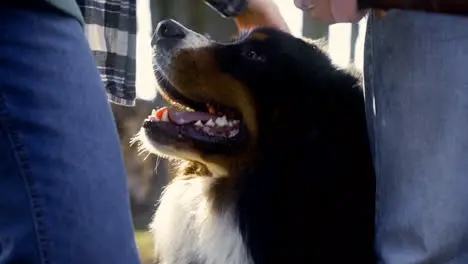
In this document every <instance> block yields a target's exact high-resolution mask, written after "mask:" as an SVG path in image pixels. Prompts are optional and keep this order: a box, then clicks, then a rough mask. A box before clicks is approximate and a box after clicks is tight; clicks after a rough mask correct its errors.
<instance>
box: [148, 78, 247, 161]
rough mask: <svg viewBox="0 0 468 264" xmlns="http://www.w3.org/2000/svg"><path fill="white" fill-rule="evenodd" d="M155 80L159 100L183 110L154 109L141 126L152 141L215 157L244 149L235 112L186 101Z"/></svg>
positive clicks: (243, 134)
mask: <svg viewBox="0 0 468 264" xmlns="http://www.w3.org/2000/svg"><path fill="white" fill-rule="evenodd" d="M157 76H158V83H159V84H160V88H161V89H160V90H162V91H161V94H162V95H163V97H164V98H165V99H166V100H167V101H169V102H170V103H171V104H173V105H175V106H178V107H179V108H184V109H187V110H186V111H185V110H184V111H176V110H173V109H170V108H167V107H163V108H160V109H154V110H153V111H152V113H151V115H149V116H148V118H147V119H145V121H144V124H143V127H144V128H145V130H146V133H147V135H148V136H149V137H150V138H151V139H152V140H153V141H156V142H158V143H165V144H174V143H179V144H190V145H191V147H195V148H203V150H205V151H207V150H211V151H215V152H217V153H220V152H226V153H229V152H230V151H232V150H235V148H238V147H241V146H243V145H244V143H245V142H246V140H247V133H246V128H245V126H244V125H243V122H242V116H241V115H240V114H239V112H238V111H237V110H235V109H232V108H229V107H226V106H222V105H219V104H217V103H216V102H212V101H211V102H199V101H195V100H192V99H190V98H187V97H185V96H183V95H182V94H180V93H179V92H178V91H177V90H176V89H175V88H174V87H173V86H172V85H171V84H170V82H169V81H167V80H165V79H164V77H162V75H161V74H157ZM207 148H208V149H207ZM233 148H234V149H233Z"/></svg>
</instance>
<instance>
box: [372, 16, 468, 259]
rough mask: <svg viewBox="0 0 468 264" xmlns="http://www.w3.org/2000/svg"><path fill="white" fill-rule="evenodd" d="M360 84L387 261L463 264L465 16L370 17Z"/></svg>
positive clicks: (467, 145) (467, 240)
mask: <svg viewBox="0 0 468 264" xmlns="http://www.w3.org/2000/svg"><path fill="white" fill-rule="evenodd" d="M367 30H368V31H367V37H366V38H367V39H366V47H365V50H366V51H365V52H366V53H365V63H364V64H365V69H364V72H365V88H366V108H367V113H368V120H369V131H370V136H371V142H372V145H373V149H372V151H373V156H374V162H375V168H376V173H377V190H378V193H377V217H376V226H377V234H376V249H377V252H378V255H379V256H380V258H381V260H382V263H386V264H409V263H412V264H413V263H431V264H441V263H444V264H449V263H450V264H466V263H468V19H467V18H462V17H455V16H446V15H436V14H427V13H416V12H403V11H391V12H389V13H388V14H387V15H386V16H384V17H383V18H377V17H375V16H372V15H371V16H370V17H369V22H368V28H367Z"/></svg>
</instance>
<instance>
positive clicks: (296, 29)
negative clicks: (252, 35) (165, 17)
mask: <svg viewBox="0 0 468 264" xmlns="http://www.w3.org/2000/svg"><path fill="white" fill-rule="evenodd" d="M137 1H138V3H137V17H138V35H137V75H136V85H137V95H138V97H139V98H141V99H144V100H152V99H153V98H154V97H155V96H156V90H155V88H154V87H155V79H154V76H153V72H152V66H151V64H152V62H151V47H150V41H151V32H152V31H153V29H152V28H151V16H150V9H149V1H150V0H137ZM274 1H275V2H276V4H277V5H278V6H279V7H280V10H281V13H282V15H283V16H284V17H285V19H286V22H287V23H288V25H289V27H290V29H291V33H292V34H294V35H296V36H301V35H302V27H303V13H302V12H301V11H300V10H299V9H297V8H296V7H295V6H294V3H293V1H292V0H274ZM351 31H352V30H351V24H337V25H332V26H330V27H329V28H328V34H329V41H328V49H329V52H330V55H331V57H332V59H333V62H334V63H335V64H337V65H339V66H342V67H345V66H347V65H348V63H349V57H350V54H351V50H350V49H351V48H350V47H351V45H348V43H350V39H351V34H352V33H351ZM364 32H365V19H363V20H362V21H361V22H360V23H359V35H358V39H357V43H356V46H355V47H356V49H355V65H356V67H357V68H358V69H362V57H363V53H362V47H363V36H364Z"/></svg>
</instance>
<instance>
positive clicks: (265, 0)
mask: <svg viewBox="0 0 468 264" xmlns="http://www.w3.org/2000/svg"><path fill="white" fill-rule="evenodd" d="M284 1H286V0H284ZM206 2H207V3H208V4H209V5H210V6H211V7H213V8H214V9H215V10H217V11H218V12H219V13H221V14H222V15H223V16H224V17H230V18H234V20H235V21H236V23H237V25H238V27H239V29H242V28H249V27H252V26H269V27H275V28H279V29H281V30H283V31H286V32H289V28H288V26H287V24H286V22H285V21H284V19H283V17H282V15H281V13H280V11H279V9H278V6H277V5H276V4H275V3H274V2H273V0H206ZM294 4H295V5H296V6H297V7H298V8H300V9H302V10H304V11H305V12H307V13H308V14H309V15H310V16H311V17H312V18H314V19H316V20H319V21H322V22H328V23H338V22H356V21H358V20H360V19H361V18H362V17H363V16H364V15H365V13H366V10H359V9H358V3H357V0H294Z"/></svg>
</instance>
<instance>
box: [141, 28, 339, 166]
mask: <svg viewBox="0 0 468 264" xmlns="http://www.w3.org/2000/svg"><path fill="white" fill-rule="evenodd" d="M152 44H153V47H154V51H155V55H154V67H155V69H154V70H155V73H156V76H157V80H158V83H159V86H160V87H159V90H160V93H161V94H162V95H163V96H164V97H165V98H166V99H167V100H168V101H169V102H171V103H172V104H174V105H177V106H179V107H180V108H182V109H184V110H183V111H182V112H175V111H172V110H166V109H161V110H159V111H156V112H154V113H153V114H152V115H151V116H150V117H149V118H148V119H147V120H145V122H144V125H143V129H142V131H141V133H140V137H139V139H140V140H141V141H143V144H144V145H145V147H146V148H149V149H150V151H153V152H156V153H158V154H160V155H161V154H162V155H165V156H170V157H175V158H180V159H184V160H189V161H195V162H198V163H201V164H204V165H206V166H207V168H208V169H209V171H211V172H212V173H213V174H217V175H222V174H225V173H229V172H232V170H236V169H238V168H240V167H242V166H243V165H245V164H246V163H248V162H250V161H252V160H253V159H255V158H257V156H258V155H259V153H260V152H261V151H265V150H267V149H271V150H273V149H274V148H273V147H272V145H281V144H283V145H284V144H294V142H295V140H296V138H300V137H301V133H305V132H304V131H306V130H307V129H304V127H306V126H307V127H309V126H310V124H311V123H312V121H311V120H312V119H316V120H315V125H320V121H321V118H322V117H323V116H324V114H323V113H324V112H325V111H332V109H329V107H328V105H330V104H329V103H330V100H331V101H333V100H334V98H332V97H333V96H331V95H332V94H333V93H330V91H329V90H330V89H329V88H330V87H332V86H333V85H332V84H331V83H330V82H331V81H332V80H333V79H334V78H333V77H332V75H334V74H335V73H336V72H337V70H336V69H335V68H334V67H333V66H332V64H331V63H330V60H329V58H328V56H327V55H326V54H324V53H323V52H322V51H321V50H320V49H319V48H318V47H317V46H316V45H314V44H311V43H308V42H306V41H304V40H303V39H299V38H296V37H293V36H292V35H289V34H287V33H284V32H281V31H279V30H275V29H270V28H256V29H253V30H250V31H245V32H242V33H241V34H240V35H239V36H238V37H237V38H236V39H235V40H233V41H232V42H230V43H218V42H215V41H213V40H210V39H208V38H206V37H204V36H203V35H200V34H198V33H196V32H193V31H191V30H189V29H187V28H185V27H184V26H182V25H181V24H179V23H177V22H175V21H173V20H166V21H163V22H160V24H159V25H158V27H157V30H156V33H155V36H154V39H153V43H152ZM326 101H329V102H326ZM328 116H329V115H328ZM285 142H288V143H285ZM297 143H300V142H297Z"/></svg>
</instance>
